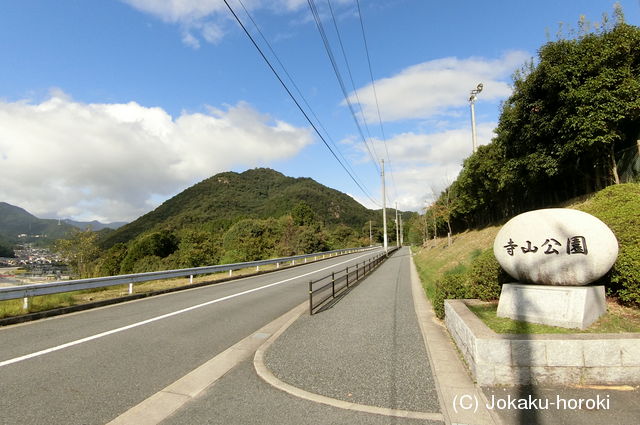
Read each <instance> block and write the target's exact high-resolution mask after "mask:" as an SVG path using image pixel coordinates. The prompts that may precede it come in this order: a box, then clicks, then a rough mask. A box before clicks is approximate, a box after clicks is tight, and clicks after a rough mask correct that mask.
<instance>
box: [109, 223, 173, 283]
mask: <svg viewBox="0 0 640 425" xmlns="http://www.w3.org/2000/svg"><path fill="white" fill-rule="evenodd" d="M177 249H178V238H177V237H176V236H175V235H174V234H173V233H172V232H169V231H159V232H153V233H150V234H148V235H145V236H142V237H139V238H137V239H136V240H134V241H133V243H132V244H131V246H130V247H129V249H128V250H127V255H126V256H125V257H124V259H123V260H122V263H121V268H120V272H121V273H132V272H134V270H135V269H136V263H137V262H139V261H141V260H143V259H144V258H145V257H159V258H164V257H167V256H169V255H170V254H172V253H173V252H175V251H176V250H177ZM151 263H152V262H150V261H146V262H145V264H147V266H146V267H145V269H147V268H148V265H149V264H151ZM146 271H148V270H146Z"/></svg>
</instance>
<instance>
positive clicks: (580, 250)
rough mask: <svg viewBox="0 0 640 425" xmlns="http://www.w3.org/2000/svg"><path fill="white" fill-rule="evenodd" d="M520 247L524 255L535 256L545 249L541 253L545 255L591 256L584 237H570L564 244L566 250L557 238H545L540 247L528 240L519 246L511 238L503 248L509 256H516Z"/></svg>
mask: <svg viewBox="0 0 640 425" xmlns="http://www.w3.org/2000/svg"><path fill="white" fill-rule="evenodd" d="M518 247H519V248H520V251H522V253H523V254H535V253H537V252H538V249H539V248H540V249H544V250H541V251H540V252H541V253H542V254H544V255H549V254H555V255H560V250H561V251H562V252H563V253H564V252H566V254H567V255H574V254H583V255H587V254H589V250H588V248H587V238H585V237H584V236H570V237H568V238H567V240H566V242H565V244H564V247H565V248H564V249H563V244H562V243H561V242H560V241H558V239H556V238H545V240H544V242H542V243H541V244H539V246H538V245H534V243H533V242H531V241H530V240H526V241H524V243H523V244H521V245H518V244H517V243H515V242H514V241H513V239H512V238H509V241H508V242H507V244H506V245H504V246H503V248H505V250H506V251H507V254H509V255H510V256H514V255H515V254H516V253H517V252H519V251H518V250H517V248H518Z"/></svg>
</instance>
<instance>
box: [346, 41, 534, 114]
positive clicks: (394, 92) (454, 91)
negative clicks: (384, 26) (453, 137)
mask: <svg viewBox="0 0 640 425" xmlns="http://www.w3.org/2000/svg"><path fill="white" fill-rule="evenodd" d="M529 56H530V55H528V54H527V53H525V52H522V51H513V52H509V53H506V54H504V55H503V56H502V57H501V58H499V59H485V58H474V57H472V58H467V59H458V58H454V57H449V58H443V59H436V60H432V61H428V62H423V63H421V64H418V65H414V66H411V67H408V68H406V69H404V70H402V71H401V72H400V73H398V74H396V75H394V76H392V77H388V78H383V79H380V80H378V81H376V82H375V89H376V94H377V97H378V103H379V105H380V113H381V115H382V119H383V120H384V121H398V120H405V119H425V118H429V117H436V116H441V115H450V114H452V113H453V114H455V110H456V108H460V107H463V106H467V105H468V100H469V93H470V91H471V89H473V88H475V87H476V85H477V84H478V83H479V82H482V83H483V84H484V90H483V91H482V93H481V94H480V95H479V98H481V99H482V100H485V101H496V100H499V99H504V98H506V97H507V96H509V95H510V94H511V87H510V86H509V84H508V83H507V82H506V80H508V79H509V77H510V75H511V74H512V73H513V71H514V70H515V69H516V68H518V67H519V66H521V65H522V64H523V63H524V62H525V61H526V60H527V59H528V58H529ZM357 95H358V98H359V99H360V102H361V104H362V108H363V111H364V117H365V119H366V120H367V121H368V122H375V121H377V120H378V112H377V109H376V102H375V96H374V93H373V89H372V86H371V84H369V85H368V86H366V87H363V88H360V89H358V90H357ZM350 100H351V101H352V102H354V103H355V102H356V95H355V93H352V94H351V95H350Z"/></svg>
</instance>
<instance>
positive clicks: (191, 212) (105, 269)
mask: <svg viewBox="0 0 640 425" xmlns="http://www.w3.org/2000/svg"><path fill="white" fill-rule="evenodd" d="M412 215H415V213H411V212H407V213H404V214H403V218H404V219H405V220H406V219H408V218H409V217H410V216H412ZM393 217H394V214H392V211H391V210H390V211H388V214H387V226H388V231H389V243H390V244H393V243H395V225H394V222H393ZM370 226H371V227H370ZM382 227H383V226H382V211H380V210H378V211H373V210H369V209H367V208H365V207H364V206H362V205H360V204H359V203H358V202H357V201H355V200H354V199H353V198H351V197H350V196H348V195H346V194H344V193H342V192H339V191H337V190H334V189H330V188H328V187H326V186H323V185H321V184H319V183H317V182H315V181H314V180H312V179H309V178H292V177H287V176H285V175H283V174H281V173H279V172H277V171H274V170H271V169H266V168H257V169H253V170H248V171H245V172H243V173H234V172H225V173H220V174H217V175H215V176H213V177H211V178H208V179H206V180H204V181H202V182H200V183H198V184H196V185H194V186H192V187H190V188H188V189H186V190H184V191H183V192H181V193H180V194H178V195H176V196H174V197H173V198H171V199H169V200H168V201H166V202H165V203H163V204H162V205H160V206H159V207H158V208H156V209H155V210H154V211H151V212H149V213H148V214H145V215H143V216H142V217H140V218H138V219H137V220H135V221H133V222H132V223H129V224H127V225H125V226H123V227H121V228H120V229H118V230H115V231H113V230H109V231H107V230H102V231H100V232H92V231H85V232H78V233H76V234H75V235H74V237H73V238H72V239H70V240H61V241H59V242H58V243H57V245H56V248H57V250H58V251H59V252H60V253H62V254H63V256H64V257H65V258H67V260H68V263H69V265H70V266H71V267H72V269H73V270H74V271H75V272H76V274H77V275H78V276H83V277H89V276H112V275H117V274H121V273H139V272H147V271H153V270H168V269H176V268H185V267H198V266H206V265H212V264H221V263H235V262H242V261H253V260H259V259H266V258H275V257H286V256H291V255H297V254H304V253H312V252H320V251H327V250H331V249H339V248H346V247H355V246H368V245H369V244H370V243H371V242H373V243H374V244H375V243H380V242H381V241H382V233H383V232H382ZM370 235H371V238H372V239H370Z"/></svg>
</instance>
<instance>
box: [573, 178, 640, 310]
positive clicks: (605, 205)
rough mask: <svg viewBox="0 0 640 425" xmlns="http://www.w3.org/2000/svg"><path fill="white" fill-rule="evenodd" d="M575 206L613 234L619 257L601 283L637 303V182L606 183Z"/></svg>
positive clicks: (639, 250) (639, 283)
mask: <svg viewBox="0 0 640 425" xmlns="http://www.w3.org/2000/svg"><path fill="white" fill-rule="evenodd" d="M576 208H577V209H579V210H582V211H584V212H587V213H589V214H592V215H594V216H595V217H598V218H599V219H600V220H602V221H603V222H604V223H605V224H606V225H607V226H609V227H610V228H611V230H612V231H613V233H614V234H615V235H616V238H617V239H618V245H619V247H620V250H619V253H618V259H617V261H616V263H615V264H614V266H613V268H612V269H611V272H610V273H608V274H607V276H606V277H605V279H603V283H604V284H607V285H608V292H609V293H611V294H613V295H614V296H617V297H618V298H619V300H620V301H621V302H622V303H624V304H628V305H635V306H637V307H640V232H638V229H639V228H640V184H638V183H627V184H618V185H614V186H609V187H607V188H606V189H603V190H601V191H600V192H598V193H597V194H595V195H594V196H593V197H592V198H591V199H589V200H588V201H586V202H584V203H583V204H580V205H578V206H576ZM607 278H608V279H609V281H607Z"/></svg>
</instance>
